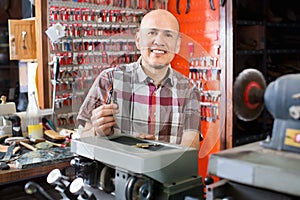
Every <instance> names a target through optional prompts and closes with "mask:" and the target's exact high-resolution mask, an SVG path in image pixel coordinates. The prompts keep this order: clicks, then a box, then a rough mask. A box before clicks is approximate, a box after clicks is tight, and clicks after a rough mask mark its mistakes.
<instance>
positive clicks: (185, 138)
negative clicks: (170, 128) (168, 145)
mask: <svg viewBox="0 0 300 200" xmlns="http://www.w3.org/2000/svg"><path fill="white" fill-rule="evenodd" d="M180 145H183V146H187V147H194V148H196V149H199V148H200V137H199V133H198V132H197V131H184V132H183V135H182V140H181V143H180Z"/></svg>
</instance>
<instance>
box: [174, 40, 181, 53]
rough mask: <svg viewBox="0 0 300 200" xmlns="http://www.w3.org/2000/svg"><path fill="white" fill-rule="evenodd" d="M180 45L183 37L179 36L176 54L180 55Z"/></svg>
mask: <svg viewBox="0 0 300 200" xmlns="http://www.w3.org/2000/svg"><path fill="white" fill-rule="evenodd" d="M180 45H181V37H180V36H179V37H178V39H177V42H176V49H175V53H176V54H177V53H179V51H180Z"/></svg>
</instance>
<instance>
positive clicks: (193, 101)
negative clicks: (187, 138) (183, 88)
mask: <svg viewBox="0 0 300 200" xmlns="http://www.w3.org/2000/svg"><path fill="white" fill-rule="evenodd" d="M184 114H185V122H184V131H196V132H198V133H199V134H200V138H201V137H202V134H201V107H200V91H199V90H198V89H197V87H196V86H195V85H194V84H192V83H191V85H190V92H189V95H188V99H187V104H186V106H185V109H184Z"/></svg>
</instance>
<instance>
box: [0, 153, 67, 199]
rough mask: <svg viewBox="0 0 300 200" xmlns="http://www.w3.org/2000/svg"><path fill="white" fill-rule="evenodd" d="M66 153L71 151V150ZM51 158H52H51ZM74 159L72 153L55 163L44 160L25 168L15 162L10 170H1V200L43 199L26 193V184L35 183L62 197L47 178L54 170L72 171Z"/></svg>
mask: <svg viewBox="0 0 300 200" xmlns="http://www.w3.org/2000/svg"><path fill="white" fill-rule="evenodd" d="M65 151H68V152H69V151H70V150H69V148H68V149H66V150H65ZM49 157H50V156H49ZM72 158H73V157H72V156H71V153H65V154H64V156H62V155H60V158H58V156H55V158H53V161H51V160H49V159H47V158H44V159H43V160H39V161H37V159H34V161H33V162H32V163H26V165H24V166H17V165H16V164H15V163H14V162H13V163H10V164H9V166H10V169H8V170H0V197H1V198H0V199H2V198H4V199H10V200H11V199H18V200H21V199H41V198H44V197H43V196H39V195H40V194H38V193H37V194H33V195H28V194H26V193H25V189H24V187H25V184H26V183H28V182H29V181H33V182H35V183H37V184H39V185H40V186H41V187H43V189H44V190H45V191H47V192H48V193H49V194H51V196H53V197H60V196H59V193H58V192H57V191H56V190H55V189H54V187H55V186H52V185H50V184H48V183H47V176H48V174H49V173H50V172H51V171H52V170H53V169H60V170H61V171H69V172H70V171H72V170H71V169H72V167H71V164H70V161H71V159H72Z"/></svg>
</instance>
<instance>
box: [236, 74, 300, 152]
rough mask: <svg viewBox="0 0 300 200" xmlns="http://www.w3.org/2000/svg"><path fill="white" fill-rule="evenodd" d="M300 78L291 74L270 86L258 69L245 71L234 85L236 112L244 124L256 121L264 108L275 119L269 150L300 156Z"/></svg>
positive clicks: (268, 145) (266, 143) (264, 144)
mask: <svg viewBox="0 0 300 200" xmlns="http://www.w3.org/2000/svg"><path fill="white" fill-rule="evenodd" d="M299 85H300V74H287V75H283V76H281V77H279V78H277V79H276V80H275V81H273V82H271V83H270V84H269V85H268V86H266V81H265V79H264V76H263V75H262V73H261V72H260V71H258V70H256V69H246V70H244V71H242V72H241V73H240V74H239V75H238V77H237V78H236V81H235V83H234V112H235V114H236V115H237V117H238V118H239V119H241V120H244V121H251V120H254V119H256V118H257V117H258V116H259V115H260V113H261V112H262V110H263V108H264V105H265V106H266V108H267V109H268V111H269V112H270V113H271V114H272V116H273V118H274V123H273V129H272V137H271V140H269V141H267V140H266V141H263V142H261V145H262V146H264V147H267V148H272V149H277V150H283V151H292V152H300V121H299V120H300V86H299Z"/></svg>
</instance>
